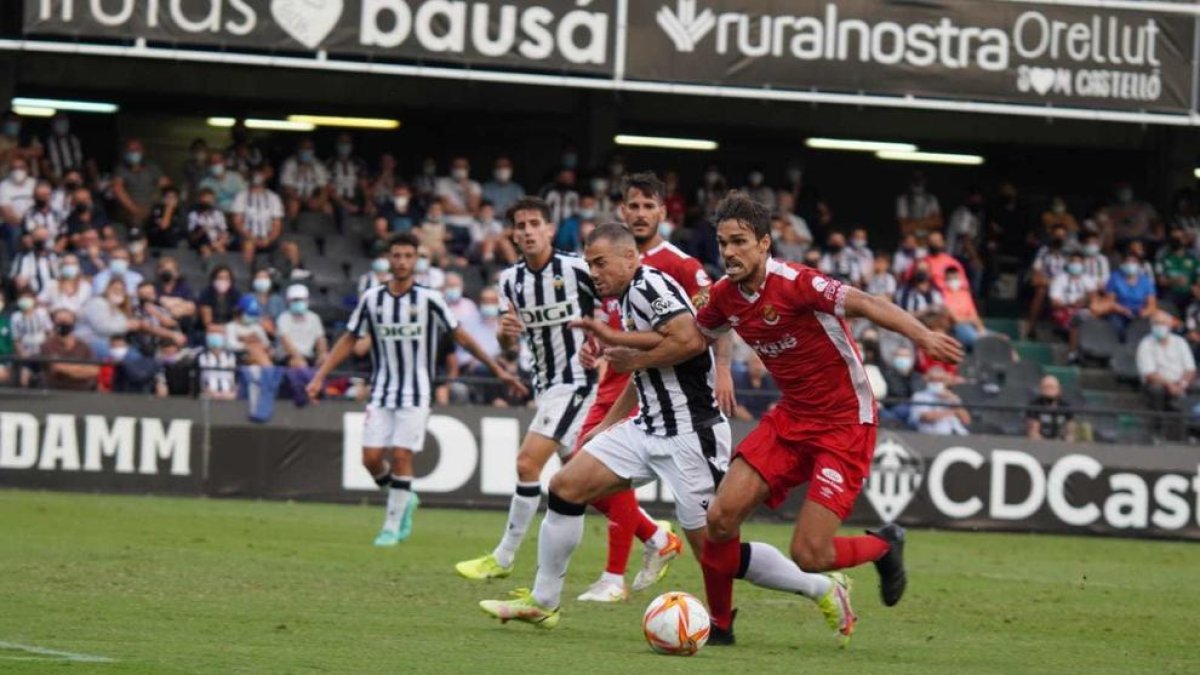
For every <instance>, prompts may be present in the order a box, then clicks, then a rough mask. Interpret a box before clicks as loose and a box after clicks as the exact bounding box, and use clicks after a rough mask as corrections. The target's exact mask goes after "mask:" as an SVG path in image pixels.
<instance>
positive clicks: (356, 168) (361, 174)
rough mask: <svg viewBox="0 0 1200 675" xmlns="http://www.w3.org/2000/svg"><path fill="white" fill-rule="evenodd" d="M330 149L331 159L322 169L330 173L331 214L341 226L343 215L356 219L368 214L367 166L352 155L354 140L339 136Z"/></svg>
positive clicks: (346, 135) (345, 135)
mask: <svg viewBox="0 0 1200 675" xmlns="http://www.w3.org/2000/svg"><path fill="white" fill-rule="evenodd" d="M333 149H334V156H333V157H330V158H329V160H328V161H326V162H325V166H326V168H327V169H328V171H329V182H330V191H331V194H332V197H333V205H334V213H336V214H337V215H338V219H339V222H341V220H342V219H344V218H345V216H346V215H358V214H360V213H364V212H366V211H367V210H368V209H367V206H368V202H367V191H368V189H369V187H370V186H369V185H368V184H367V162H366V160H364V159H363V158H362V157H359V156H358V155H356V154H354V138H353V137H352V136H351V135H350V134H348V133H345V132H343V133H340V134H338V137H337V142H336V143H335V144H334V146H333Z"/></svg>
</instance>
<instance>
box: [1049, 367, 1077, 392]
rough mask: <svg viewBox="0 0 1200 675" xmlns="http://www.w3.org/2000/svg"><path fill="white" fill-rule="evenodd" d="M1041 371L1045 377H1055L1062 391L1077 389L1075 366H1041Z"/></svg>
mask: <svg viewBox="0 0 1200 675" xmlns="http://www.w3.org/2000/svg"><path fill="white" fill-rule="evenodd" d="M1042 370H1043V371H1044V372H1045V374H1046V375H1053V376H1054V377H1057V378H1058V383H1059V384H1060V385H1061V386H1062V388H1063V389H1078V388H1079V368H1077V367H1075V366H1043V367H1042Z"/></svg>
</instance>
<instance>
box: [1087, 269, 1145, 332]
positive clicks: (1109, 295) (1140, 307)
mask: <svg viewBox="0 0 1200 675" xmlns="http://www.w3.org/2000/svg"><path fill="white" fill-rule="evenodd" d="M1156 311H1158V301H1157V299H1156V298H1155V297H1154V280H1153V278H1152V277H1151V276H1150V275H1149V274H1148V273H1147V272H1146V270H1145V268H1144V266H1143V265H1142V261H1141V259H1140V258H1138V256H1137V255H1136V254H1133V253H1130V254H1127V255H1126V256H1125V258H1124V259H1123V260H1122V261H1121V266H1120V268H1119V269H1117V270H1115V271H1113V273H1112V276H1110V277H1109V278H1108V284H1107V285H1106V286H1105V287H1104V297H1103V299H1102V302H1100V303H1098V304H1097V311H1096V314H1097V315H1100V316H1104V317H1106V318H1107V319H1108V320H1109V322H1111V323H1112V325H1113V328H1115V329H1116V330H1117V334H1118V335H1120V336H1121V339H1125V329H1126V328H1127V327H1128V326H1129V323H1130V322H1131V321H1133V320H1134V319H1137V318H1139V317H1150V316H1152V315H1153V314H1154V313H1155V312H1156Z"/></svg>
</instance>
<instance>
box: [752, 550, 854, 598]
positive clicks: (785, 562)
mask: <svg viewBox="0 0 1200 675" xmlns="http://www.w3.org/2000/svg"><path fill="white" fill-rule="evenodd" d="M748 546H749V547H750V549H749V555H750V561H749V563H747V564H746V575H745V576H744V577H743V578H744V579H745V580H746V581H749V582H750V583H752V584H754V585H755V586H762V587H763V588H770V589H772V590H776V591H785V592H787V593H799V594H800V595H803V596H806V597H809V598H812V599H813V600H819V599H820V598H821V597H822V596H823V595H825V594H826V593H828V592H829V585H830V584H832V583H833V582H832V581H830V579H829V577H827V576H825V575H824V574H813V573H811V572H805V571H804V570H802V569H800V567H799V566H798V565H797V564H796V563H795V562H793V561H792V560H791V559H790V558H788V557H787V556H785V555H784V554H783V553H781V552H780V551H779V549H777V548H775V547H774V546H771V545H770V544H764V543H763V542H761V541H752V542H750V543H749V544H748ZM743 555H745V553H743Z"/></svg>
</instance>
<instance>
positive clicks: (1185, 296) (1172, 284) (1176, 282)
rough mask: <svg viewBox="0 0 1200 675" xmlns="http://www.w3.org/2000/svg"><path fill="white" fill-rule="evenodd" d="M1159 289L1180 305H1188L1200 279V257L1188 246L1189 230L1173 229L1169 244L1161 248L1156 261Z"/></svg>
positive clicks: (1164, 295)
mask: <svg viewBox="0 0 1200 675" xmlns="http://www.w3.org/2000/svg"><path fill="white" fill-rule="evenodd" d="M1154 272H1155V274H1156V275H1157V277H1158V289H1159V292H1160V293H1161V294H1162V295H1163V297H1165V298H1168V299H1170V300H1171V301H1173V302H1174V303H1175V305H1176V306H1178V307H1187V305H1188V302H1189V301H1191V298H1192V286H1194V285H1195V284H1196V282H1197V281H1200V258H1198V257H1197V256H1196V252H1195V251H1194V250H1193V249H1192V248H1190V247H1189V246H1188V242H1187V232H1185V231H1183V230H1172V231H1171V235H1170V237H1169V238H1168V239H1167V245H1166V246H1164V247H1163V248H1161V249H1159V251H1158V256H1157V258H1156V260H1155V263H1154Z"/></svg>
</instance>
